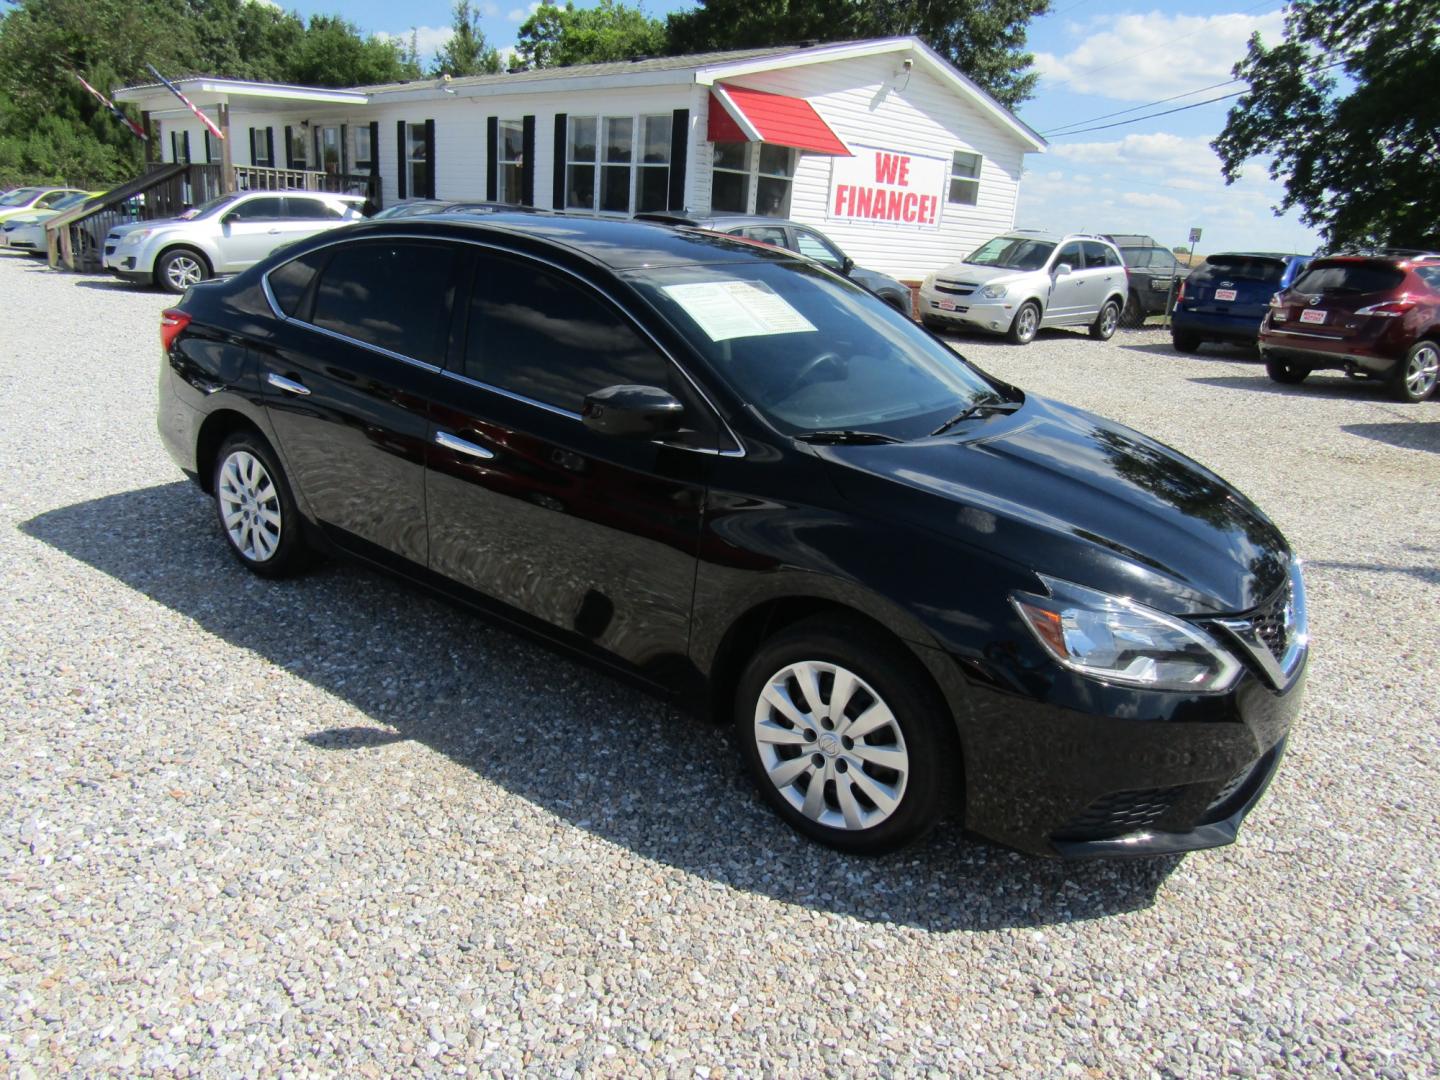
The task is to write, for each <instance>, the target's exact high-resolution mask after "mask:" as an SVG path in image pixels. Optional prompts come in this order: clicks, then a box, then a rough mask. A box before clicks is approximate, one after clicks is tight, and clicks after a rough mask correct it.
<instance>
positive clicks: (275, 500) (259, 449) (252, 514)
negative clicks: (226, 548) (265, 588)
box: [213, 432, 309, 577]
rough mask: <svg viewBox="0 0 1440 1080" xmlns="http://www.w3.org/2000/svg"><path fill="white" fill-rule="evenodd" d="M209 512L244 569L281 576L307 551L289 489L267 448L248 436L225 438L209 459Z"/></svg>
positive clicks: (300, 566)
mask: <svg viewBox="0 0 1440 1080" xmlns="http://www.w3.org/2000/svg"><path fill="white" fill-rule="evenodd" d="M213 481H214V483H213V488H214V491H215V512H216V515H217V516H218V517H219V519H220V528H221V529H222V530H223V531H224V533H225V539H226V541H227V542H228V543H229V545H230V551H231V552H232V553H233V554H234V556H235V557H236V558H237V559H239V560H240V562H241V564H242V565H244V566H245V567H246V569H248V570H252V571H254V572H255V573H257V574H260V575H262V576H264V577H285V576H287V575H289V574H293V573H296V572H297V571H299V570H302V569H304V567H305V565H306V563H307V562H308V558H309V552H308V551H307V550H306V547H305V539H304V536H303V534H302V532H301V529H302V526H301V524H300V515H299V513H298V512H297V511H296V509H295V499H294V496H292V495H291V494H290V485H289V483H287V482H286V480H285V474H284V473H283V472H282V471H281V470H280V466H279V464H278V463H277V462H276V460H275V455H274V453H273V452H272V451H271V449H270V446H269V444H267V443H266V442H265V440H264V439H262V438H260V437H259V435H257V434H254V433H252V432H237V433H236V434H234V435H231V436H230V437H229V438H228V439H226V440H225V442H224V444H223V445H222V446H221V447H220V453H219V454H217V455H216V457H215V474H214V477H213Z"/></svg>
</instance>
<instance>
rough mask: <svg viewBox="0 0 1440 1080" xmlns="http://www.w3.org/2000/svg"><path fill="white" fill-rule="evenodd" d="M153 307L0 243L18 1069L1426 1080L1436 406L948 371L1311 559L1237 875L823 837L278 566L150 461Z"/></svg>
mask: <svg viewBox="0 0 1440 1080" xmlns="http://www.w3.org/2000/svg"><path fill="white" fill-rule="evenodd" d="M166 304H167V300H166V298H165V297H163V296H162V295H160V294H158V293H153V292H144V291H136V290H132V289H130V288H129V287H126V286H121V285H118V284H112V283H111V282H110V281H108V280H107V279H104V278H99V277H75V276H64V275H58V274H54V273H52V272H49V271H46V270H45V269H43V268H42V267H39V266H36V265H35V264H34V263H33V262H32V261H31V260H28V259H24V258H23V257H21V256H14V255H0V317H3V320H4V325H5V327H6V331H5V333H4V334H3V335H0V380H3V386H4V391H5V403H6V404H5V411H4V420H3V428H0V476H3V486H0V524H3V528H0V565H3V569H4V576H3V585H0V605H3V618H0V655H3V657H4V665H3V668H0V696H3V710H4V712H3V714H4V716H5V718H6V720H5V725H4V728H3V732H4V742H3V750H0V754H3V758H0V769H3V775H4V779H5V783H4V785H3V788H0V799H3V800H4V802H3V806H0V821H3V823H4V825H3V831H0V837H3V840H0V844H3V852H4V858H5V867H4V871H3V877H0V911H3V912H4V918H3V920H0V1017H3V1020H0V1054H4V1055H5V1063H6V1069H7V1070H8V1071H15V1072H21V1071H23V1069H24V1068H25V1067H26V1066H28V1067H29V1068H31V1069H33V1070H34V1071H35V1072H36V1073H37V1074H46V1073H54V1072H56V1071H63V1070H73V1071H74V1072H77V1073H86V1074H90V1073H100V1072H104V1071H106V1070H113V1071H115V1072H117V1073H121V1072H125V1073H129V1072H134V1071H137V1070H144V1069H151V1070H173V1071H176V1072H179V1071H182V1070H203V1071H205V1072H206V1073H215V1074H218V1075H228V1074H235V1075H252V1074H258V1073H263V1072H271V1071H280V1070H290V1071H292V1072H295V1073H297V1074H304V1073H306V1072H316V1073H321V1072H333V1073H343V1074H351V1075H353V1074H355V1073H362V1074H363V1073H365V1072H367V1071H368V1072H373V1073H374V1074H377V1075H378V1074H382V1073H392V1072H397V1071H400V1070H402V1069H405V1068H408V1067H410V1066H411V1065H412V1064H413V1065H415V1066H418V1067H419V1068H421V1069H423V1070H428V1071H434V1072H436V1073H439V1072H442V1071H444V1072H451V1073H453V1072H456V1071H458V1070H459V1069H461V1068H463V1067H465V1066H467V1065H472V1066H474V1067H475V1068H476V1069H477V1070H481V1071H483V1070H491V1071H493V1072H496V1073H503V1074H506V1075H513V1074H516V1073H520V1072H524V1071H527V1070H529V1071H533V1072H534V1073H536V1074H542V1073H543V1074H547V1075H548V1074H554V1073H557V1072H558V1073H564V1072H566V1071H569V1070H573V1071H577V1072H595V1073H607V1074H626V1075H630V1074H635V1073H642V1072H645V1071H647V1070H648V1071H650V1072H653V1073H657V1074H665V1073H675V1074H681V1073H683V1074H685V1075H695V1074H696V1070H697V1069H705V1070H707V1071H708V1070H715V1072H716V1074H719V1075H731V1074H744V1075H753V1074H763V1073H775V1074H789V1075H799V1074H804V1075H814V1074H819V1073H821V1072H822V1071H823V1070H825V1069H826V1068H833V1069H834V1070H835V1071H837V1072H842V1071H843V1072H860V1071H865V1070H867V1069H870V1070H876V1071H883V1070H887V1069H888V1071H890V1072H892V1073H896V1074H904V1073H909V1072H920V1071H925V1070H927V1069H929V1068H931V1067H935V1068H939V1069H941V1070H944V1071H948V1072H960V1071H979V1070H982V1069H991V1070H995V1071H999V1070H1001V1069H1003V1068H1007V1067H1008V1068H1019V1069H1028V1070H1029V1071H1032V1072H1034V1073H1037V1074H1039V1073H1043V1074H1046V1075H1053V1074H1060V1073H1062V1072H1063V1071H1064V1070H1065V1069H1066V1068H1067V1067H1068V1068H1069V1069H1070V1071H1080V1072H1082V1073H1083V1072H1084V1071H1085V1070H1089V1069H1099V1070H1101V1072H1103V1073H1104V1074H1108V1075H1142V1074H1145V1073H1146V1072H1149V1071H1154V1072H1155V1073H1158V1074H1161V1075H1185V1076H1204V1075H1216V1074H1220V1073H1222V1072H1226V1071H1230V1070H1233V1071H1238V1072H1241V1073H1244V1074H1266V1073H1272V1074H1278V1073H1287V1072H1290V1073H1302V1072H1305V1073H1308V1072H1314V1071H1318V1070H1320V1069H1322V1068H1331V1069H1337V1070H1343V1069H1346V1068H1349V1069H1351V1070H1356V1071H1360V1072H1369V1073H1382V1074H1383V1073H1386V1072H1388V1073H1390V1074H1393V1075H1407V1074H1421V1073H1425V1072H1429V1071H1434V1070H1435V1068H1436V1067H1437V1065H1440V1062H1437V1051H1436V1040H1435V1035H1434V1032H1435V1030H1436V1029H1437V1028H1440V1024H1437V1017H1436V1015H1435V1011H1436V1010H1435V994H1436V969H1435V959H1434V958H1435V955H1436V952H1437V945H1440V942H1437V930H1436V923H1437V919H1436V914H1435V897H1436V893H1437V886H1436V884H1435V878H1436V870H1437V864H1440V855H1437V851H1436V846H1435V843H1434V840H1433V836H1434V832H1435V828H1436V824H1437V822H1436V817H1437V814H1436V807H1437V806H1440V791H1437V788H1440V783H1437V780H1436V774H1435V762H1436V760H1437V742H1440V739H1437V727H1440V721H1437V713H1440V710H1437V707H1436V704H1435V701H1436V695H1435V691H1434V656H1435V652H1436V646H1437V645H1440V618H1437V615H1436V612H1437V610H1440V510H1437V505H1436V504H1437V500H1436V487H1437V484H1436V481H1437V478H1440V404H1436V403H1434V402H1430V403H1425V404H1421V405H1418V406H1401V405H1397V404H1394V403H1392V402H1390V401H1388V400H1387V399H1386V396H1385V394H1384V390H1383V387H1381V386H1379V385H1378V384H1376V385H1366V384H1359V383H1352V382H1348V381H1346V380H1344V379H1343V378H1340V377H1338V376H1331V375H1317V376H1313V377H1312V378H1311V380H1309V381H1308V382H1307V383H1306V384H1305V385H1304V386H1301V387H1299V388H1289V387H1281V386H1278V385H1276V384H1273V383H1271V382H1269V381H1268V379H1267V378H1266V377H1265V373H1264V369H1263V367H1262V366H1261V365H1260V364H1259V362H1258V360H1257V359H1256V358H1254V357H1253V356H1249V355H1247V354H1245V353H1242V352H1239V351H1234V350H1221V349H1214V348H1212V347H1207V348H1206V349H1205V350H1204V351H1202V353H1201V354H1200V355H1199V356H1198V357H1182V356H1180V355H1178V354H1176V353H1175V352H1174V351H1173V350H1172V349H1171V348H1170V346H1169V343H1168V337H1167V336H1166V334H1165V333H1164V332H1163V331H1161V330H1158V329H1149V330H1144V331H1137V332H1124V331H1122V332H1121V333H1120V334H1119V335H1117V336H1116V337H1115V339H1114V340H1112V341H1110V342H1108V343H1101V342H1095V341H1092V340H1090V339H1089V338H1087V337H1086V336H1085V335H1084V333H1083V332H1079V331H1076V332H1070V331H1054V332H1042V333H1041V335H1040V337H1039V338H1038V339H1037V341H1036V342H1035V343H1034V344H1032V345H1030V346H1028V347H1025V348H1016V347H1014V346H1010V345H1007V344H1004V343H1003V342H1000V341H998V340H996V339H988V338H980V337H975V338H967V339H964V340H963V341H961V342H960V343H959V346H960V348H961V350H962V351H963V352H965V353H966V354H967V355H968V356H970V357H972V358H973V359H975V360H977V361H978V362H979V363H981V364H982V365H983V366H987V367H989V369H990V370H992V371H994V372H995V373H997V374H999V375H1000V376H1002V377H1004V378H1008V379H1012V380H1014V381H1015V382H1017V383H1018V384H1019V385H1021V386H1023V387H1025V388H1026V389H1028V390H1031V391H1035V392H1040V393H1047V394H1052V395H1054V396H1057V397H1060V398H1062V399H1065V400H1068V401H1071V402H1073V403H1075V404H1080V405H1084V406H1087V407H1089V408H1092V409H1095V410H1097V411H1099V412H1102V413H1104V414H1106V415H1108V416H1111V417H1114V418H1117V419H1120V420H1122V421H1124V422H1127V423H1130V424H1133V425H1135V426H1136V427H1138V428H1140V429H1141V430H1143V431H1146V432H1147V433H1149V434H1152V435H1154V436H1156V437H1158V438H1160V439H1162V440H1164V441H1166V442H1169V443H1171V444H1172V445H1174V446H1176V447H1177V448H1179V449H1181V450H1183V451H1186V452H1188V453H1190V454H1192V455H1194V456H1196V457H1197V458H1199V459H1200V460H1201V461H1202V462H1203V463H1204V464H1206V465H1209V466H1211V467H1212V468H1214V469H1216V471H1218V472H1219V473H1220V474H1221V475H1223V476H1225V477H1227V478H1228V479H1230V480H1231V481H1233V482H1234V483H1236V484H1237V485H1238V486H1239V487H1240V488H1241V489H1243V490H1244V491H1246V492H1247V493H1248V494H1250V495H1251V496H1252V497H1253V498H1255V499H1256V501H1258V502H1259V504H1260V505H1261V506H1262V507H1263V508H1264V509H1265V510H1266V511H1267V512H1269V513H1270V514H1271V516H1272V517H1274V518H1275V520H1276V521H1277V523H1278V524H1279V525H1280V527H1281V528H1282V529H1283V530H1284V531H1285V533H1286V535H1287V536H1288V537H1289V538H1290V540H1291V541H1292V543H1293V544H1294V545H1295V547H1296V548H1297V549H1298V551H1299V552H1300V554H1301V555H1302V556H1304V557H1305V558H1306V559H1308V560H1309V563H1310V570H1309V574H1308V583H1309V587H1310V602H1311V616H1312V632H1313V636H1314V641H1315V649H1314V654H1313V658H1312V666H1311V673H1310V685H1309V690H1308V699H1307V706H1306V709H1305V713H1304V716H1303V718H1302V720H1301V722H1300V725H1299V726H1298V728H1297V729H1296V731H1295V733H1294V736H1293V737H1292V740H1291V744H1290V753H1289V756H1288V759H1287V760H1286V762H1285V763H1284V764H1283V765H1282V767H1281V770H1280V772H1279V775H1278V777H1277V779H1276V781H1275V784H1274V786H1273V787H1272V789H1271V791H1270V793H1269V794H1268V795H1267V797H1266V799H1265V800H1264V801H1263V802H1262V803H1261V805H1260V806H1259V807H1258V808H1257V810H1256V811H1255V813H1254V814H1253V815H1252V817H1251V818H1250V820H1249V822H1248V823H1247V825H1246V826H1245V828H1244V829H1243V830H1242V833H1241V839H1240V842H1239V844H1238V845H1236V846H1235V847H1231V848H1228V849H1223V850H1220V851H1215V852H1209V853H1202V854H1199V855H1194V856H1190V857H1188V858H1186V859H1184V860H1174V859H1170V860H1157V861H1145V862H1134V863H1114V862H1111V863H1090V864H1062V863H1055V862H1043V861H1037V860H1033V859H1028V858H1024V857H1021V856H1018V855H1013V854H1011V853H1008V852H1006V851H1004V850H1002V849H999V848H995V847H991V846H988V845H983V844H979V843H976V842H971V841H968V840H966V839H964V838H963V837H961V836H960V835H958V832H957V830H956V829H955V828H954V827H953V826H950V827H942V829H941V830H940V831H939V832H937V833H936V834H934V835H933V836H932V837H931V838H930V839H929V840H927V841H925V842H923V843H921V844H920V845H918V846H917V847H915V848H912V849H910V850H908V851H906V852H904V853H902V854H901V855H898V856H892V857H888V858H884V859H879V860H866V859H854V858H846V857H844V856H840V855H838V854H836V853H834V852H832V851H829V850H826V849H823V848H819V847H816V846H813V845H810V844H807V843H805V842H804V841H802V840H800V839H799V838H798V837H796V836H795V835H793V834H792V833H791V832H790V831H789V830H788V829H787V828H786V827H785V826H784V825H783V824H782V823H780V822H779V821H778V820H776V819H775V818H774V817H772V816H771V815H770V814H769V813H768V812H767V811H766V810H765V809H764V808H763V807H762V805H761V804H760V802H759V800H758V798H757V797H756V796H754V795H753V794H752V793H751V791H750V788H749V783H748V780H747V779H746V778H745V776H744V774H743V772H742V768H741V763H740V761H739V758H738V755H737V754H736V752H735V749H734V746H733V742H732V741H731V740H730V739H729V738H727V736H726V733H725V731H724V730H722V729H717V728H713V727H710V726H708V725H706V724H703V723H701V722H700V721H697V720H692V719H690V718H688V717H685V716H679V715H673V714H672V713H671V712H670V711H669V710H668V709H667V708H666V707H665V706H664V705H663V704H662V703H659V702H657V701H655V700H653V699H651V698H648V697H646V696H645V695H643V694H641V693H639V692H637V691H634V690H632V689H631V688H629V687H628V686H626V685H624V684H621V683H618V682H616V681H614V680H612V679H610V678H609V677H607V676H605V675H602V674H598V673H596V672H594V671H592V670H591V669H589V668H586V667H582V666H580V665H577V664H575V663H573V662H571V661H569V660H567V659H564V658H562V657H560V656H558V655H557V654H555V653H554V652H552V651H550V650H548V649H546V648H544V647H541V646H538V645H534V644H531V643H530V642H528V641H525V640H523V639H520V638H517V637H515V636H514V635H512V634H509V633H507V632H505V631H501V630H499V629H496V628H493V627H491V626H490V625H488V624H486V623H485V622H483V621H481V620H480V619H478V618H476V617H473V616H471V615H469V614H466V613H464V612H461V611H458V610H455V609H452V608H450V607H448V606H446V605H445V604H444V603H442V602H439V601H435V600H431V599H430V598H428V597H425V596H422V595H420V594H418V593H415V592H414V591H413V590H411V589H409V588H408V587H405V586H401V585H399V584H396V583H394V582H391V581H389V580H387V579H385V578H382V577H380V576H378V575H376V574H373V573H371V572H369V571H367V570H361V569H357V568H355V567H352V566H346V565H337V564H331V565H327V566H325V567H323V568H322V569H321V570H319V571H318V572H316V573H315V574H313V575H311V576H309V577H306V578H301V579H298V580H295V581H290V582H284V583H268V582H263V581H259V580H257V579H255V578H253V577H251V576H250V575H248V574H246V573H245V572H244V571H243V570H242V569H241V568H240V567H238V566H237V565H236V564H235V562H234V560H233V559H231V557H230V556H229V554H228V553H227V552H226V551H225V548H224V546H223V542H222V540H221V538H220V536H219V534H218V531H217V527H216V526H215V524H214V520H213V512H212V510H211V507H210V504H209V502H208V501H207V500H206V499H205V498H204V497H203V496H202V495H201V494H200V493H199V492H198V490H196V489H194V488H193V487H192V486H191V485H189V484H188V483H186V482H183V481H182V480H181V478H180V477H179V475H178V474H177V473H176V472H175V470H174V468H173V466H171V465H170V463H169V461H168V459H167V458H166V457H165V455H164V452H163V451H162V450H161V449H160V446H159V444H158V441H157V439H156V436H155V433H154V393H155V390H154V387H155V383H156V379H155V376H156V372H157V365H158V363H159V345H158V317H159V312H160V310H161V309H162V308H163V307H165V306H166Z"/></svg>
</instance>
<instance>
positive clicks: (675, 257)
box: [346, 211, 793, 271]
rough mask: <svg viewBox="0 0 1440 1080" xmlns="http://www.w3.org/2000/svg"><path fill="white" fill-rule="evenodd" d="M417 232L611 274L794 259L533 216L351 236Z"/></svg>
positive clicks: (609, 223) (672, 233)
mask: <svg viewBox="0 0 1440 1080" xmlns="http://www.w3.org/2000/svg"><path fill="white" fill-rule="evenodd" d="M391 233H416V234H422V235H434V236H447V235H448V236H452V237H454V238H456V239H465V238H467V237H470V238H477V239H478V238H480V237H483V236H485V234H487V233H501V234H506V235H509V236H514V237H520V238H526V239H530V240H532V241H540V242H541V243H543V244H547V245H552V246H554V247H560V248H565V249H566V250H568V251H571V252H574V253H576V254H578V255H582V256H584V257H585V258H587V259H588V260H589V261H591V262H595V263H599V264H600V265H602V266H606V267H609V268H610V269H611V270H616V271H620V270H638V269H641V268H642V267H656V266H686V265H702V264H707V263H738V262H754V261H756V259H763V260H764V261H768V262H782V261H783V262H788V261H790V260H791V259H792V258H793V256H792V255H791V254H790V253H789V252H786V251H782V250H780V249H779V248H772V247H769V246H765V245H749V244H744V243H741V242H738V241H736V240H734V239H732V238H730V237H728V236H722V235H720V234H719V233H714V232H706V231H703V230H698V229H674V228H671V227H670V226H668V225H661V224H655V223H651V222H643V221H622V220H614V219H605V218H583V217H564V216H560V215H556V216H554V217H550V216H544V215H537V214H527V213H523V212H522V213H515V212H507V213H497V214H473V215H472V214H466V213H463V212H458V211H457V212H455V213H447V214H439V215H418V216H415V217H409V218H389V219H386V220H382V221H374V222H365V223H362V224H359V225H356V226H354V227H353V229H347V230H346V235H348V236H355V237H359V236H376V235H378V236H384V235H387V234H391Z"/></svg>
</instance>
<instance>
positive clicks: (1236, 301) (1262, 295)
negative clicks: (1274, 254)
mask: <svg viewBox="0 0 1440 1080" xmlns="http://www.w3.org/2000/svg"><path fill="white" fill-rule="evenodd" d="M1284 276H1285V262H1284V260H1283V259H1270V258H1266V257H1264V256H1257V255H1212V256H1211V257H1210V258H1209V259H1207V260H1206V261H1205V265H1204V266H1202V267H1201V268H1200V269H1199V270H1197V271H1195V273H1193V274H1191V275H1190V277H1189V279H1188V280H1187V281H1186V282H1185V306H1186V308H1187V309H1188V310H1190V311H1195V312H1199V313H1201V314H1206V315H1233V316H1237V317H1241V316H1243V317H1246V318H1252V319H1254V320H1255V321H1256V322H1257V323H1258V322H1259V321H1260V319H1261V318H1262V317H1263V316H1264V314H1265V310H1266V308H1268V307H1269V306H1270V298H1271V297H1272V296H1274V295H1275V294H1276V293H1277V292H1279V291H1280V281H1281V279H1282V278H1283V277H1284Z"/></svg>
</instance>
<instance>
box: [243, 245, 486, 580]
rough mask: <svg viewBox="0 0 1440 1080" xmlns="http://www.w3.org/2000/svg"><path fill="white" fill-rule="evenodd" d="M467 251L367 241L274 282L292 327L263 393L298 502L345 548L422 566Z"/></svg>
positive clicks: (328, 252)
mask: <svg viewBox="0 0 1440 1080" xmlns="http://www.w3.org/2000/svg"><path fill="white" fill-rule="evenodd" d="M457 266H458V255H457V247H456V245H454V244H446V243H442V242H439V241H422V240H357V241H353V242H349V243H342V244H336V245H334V246H332V247H327V248H322V249H319V250H318V251H316V252H312V253H310V254H309V255H307V256H304V257H302V258H300V259H297V260H294V261H292V262H290V263H286V264H285V265H284V266H282V267H280V268H277V269H276V270H275V271H273V272H272V273H271V274H270V275H269V279H268V281H269V284H270V287H271V292H272V293H273V294H274V296H275V299H276V301H277V302H278V303H279V305H280V306H281V308H282V310H284V311H285V312H286V314H287V315H288V316H289V318H288V320H287V321H286V322H284V323H281V324H280V325H279V327H278V328H277V330H276V333H275V335H274V338H273V341H272V343H271V345H270V347H269V348H268V349H264V350H262V351H261V355H260V358H259V359H260V383H261V386H262V387H263V389H264V392H265V404H266V407H267V409H268V410H269V415H270V420H271V424H272V425H273V427H274V429H275V434H276V436H277V438H278V439H279V441H280V451H281V453H282V455H283V456H284V458H285V464H286V467H287V469H288V471H289V474H290V476H291V478H292V480H293V481H294V483H295V487H296V488H297V489H298V491H299V494H300V496H301V498H302V499H303V500H304V501H305V502H306V504H307V505H308V506H309V509H310V512H311V514H312V515H314V516H315V517H316V518H318V519H319V520H320V522H321V523H322V525H323V526H324V527H325V529H326V531H327V532H328V533H330V535H331V536H332V538H333V539H335V540H336V541H337V542H339V543H341V544H343V545H345V546H347V547H350V548H352V549H355V550H358V551H360V552H361V553H362V554H365V555H369V556H371V557H375V558H379V559H382V560H384V559H386V558H388V557H389V556H399V557H400V558H403V559H406V560H409V561H411V562H414V563H417V564H419V565H420V566H424V565H425V563H426V561H427V559H428V556H429V551H428V542H427V540H426V533H425V451H426V445H427V441H428V438H429V424H430V421H429V402H430V401H431V400H432V399H434V398H436V397H439V396H441V395H442V394H443V392H444V391H445V390H446V389H447V387H445V386H444V385H443V381H442V379H441V375H440V370H441V365H442V364H443V363H444V357H445V353H446V350H447V349H448V348H449V343H450V318H451V313H452V310H453V304H454V293H455V284H456V281H455V274H456V269H457Z"/></svg>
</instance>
